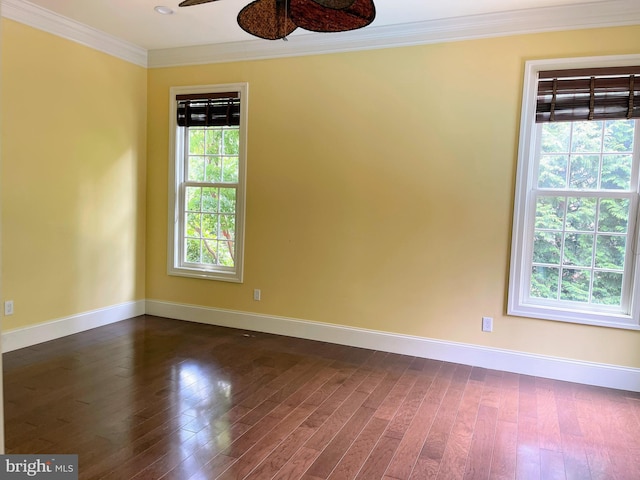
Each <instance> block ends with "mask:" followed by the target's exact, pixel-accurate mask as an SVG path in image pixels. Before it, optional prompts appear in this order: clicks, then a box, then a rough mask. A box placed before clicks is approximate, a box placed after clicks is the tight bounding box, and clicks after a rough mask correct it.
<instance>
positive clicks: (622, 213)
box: [598, 198, 629, 233]
mask: <svg viewBox="0 0 640 480" xmlns="http://www.w3.org/2000/svg"><path fill="white" fill-rule="evenodd" d="M628 223H629V200H627V199H624V198H606V199H603V200H601V201H600V215H599V218H598V231H599V232H611V233H626V232H627V226H628Z"/></svg>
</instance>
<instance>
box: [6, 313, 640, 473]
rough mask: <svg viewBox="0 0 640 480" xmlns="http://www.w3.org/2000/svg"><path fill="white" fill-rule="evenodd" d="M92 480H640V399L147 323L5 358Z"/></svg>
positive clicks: (43, 435)
mask: <svg viewBox="0 0 640 480" xmlns="http://www.w3.org/2000/svg"><path fill="white" fill-rule="evenodd" d="M3 358H4V382H5V383H4V394H5V422H6V446H7V453H47V454H63V453H73V454H78V455H79V461H80V475H79V476H80V478H81V479H118V480H123V479H125V480H128V479H134V480H143V479H146V480H158V479H163V480H171V479H177V480H188V479H192V480H200V479H202V480H210V479H216V478H217V479H256V480H262V479H302V480H320V479H330V480H339V479H340V480H342V479H359V480H360V479H361V480H376V479H384V480H413V479H440V480H455V479H496V480H497V479H500V480H506V479H516V478H517V479H542V480H553V479H566V480H571V479H576V480H589V479H593V480H600V479H602V480H611V479H619V480H637V479H640V395H639V394H637V393H630V392H622V391H617V390H609V389H604V388H596V387H589V386H584V385H577V384H571V383H565V382H559V381H554V380H548V379H543V378H534V377H528V376H523V375H517V374H511V373H505V372H500V371H490V370H484V369H481V368H472V367H469V366H465V365H457V364H452V363H445V362H439V361H434V360H427V359H422V358H416V357H409V356H402V355H395V354H389V353H384V352H378V351H370V350H364V349H359V348H352V347H344V346H338V345H331V344H326V343H321V342H312V341H306V340H300V339H293V338H288V337H280V336H275V335H266V334H260V333H254V332H246V331H240V330H234V329H227V328H220V327H214V326H208V325H200V324H194V323H188V322H180V321H176V320H168V319H163V318H157V317H151V316H141V317H137V318H134V319H131V320H126V321H123V322H119V323H116V324H113V325H108V326H105V327H102V328H97V329H94V330H91V331H88V332H84V333H80V334H77V335H72V336H69V337H65V338H62V339H59V340H55V341H52V342H48V343H44V344H40V345H36V346H33V347H30V348H25V349H22V350H18V351H14V352H10V353H7V354H5V355H4V357H3Z"/></svg>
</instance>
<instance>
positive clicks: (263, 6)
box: [238, 0, 297, 40]
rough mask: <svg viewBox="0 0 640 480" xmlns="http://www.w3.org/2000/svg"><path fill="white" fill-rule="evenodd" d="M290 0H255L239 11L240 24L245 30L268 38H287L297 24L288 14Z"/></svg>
mask: <svg viewBox="0 0 640 480" xmlns="http://www.w3.org/2000/svg"><path fill="white" fill-rule="evenodd" d="M288 1H289V0H255V1H253V2H251V3H250V4H249V5H247V6H246V7H244V8H243V9H242V10H240V13H238V25H240V28H242V29H243V30H244V31H245V32H247V33H250V34H251V35H255V36H256V37H260V38H264V39H266V40H278V39H280V38H285V37H286V36H287V35H289V34H290V33H291V32H293V31H294V30H295V29H296V28H297V25H296V24H295V23H293V22H292V21H291V18H290V17H289V16H288V15H287V8H286V2H288Z"/></svg>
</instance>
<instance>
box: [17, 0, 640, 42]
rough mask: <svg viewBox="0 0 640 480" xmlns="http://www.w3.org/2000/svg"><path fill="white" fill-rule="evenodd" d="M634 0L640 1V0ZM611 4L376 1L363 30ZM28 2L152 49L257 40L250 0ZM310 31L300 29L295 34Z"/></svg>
mask: <svg viewBox="0 0 640 480" xmlns="http://www.w3.org/2000/svg"><path fill="white" fill-rule="evenodd" d="M14 1H15V0H14ZM614 1H615V0H614ZM635 1H636V2H638V4H640V0H635ZM608 2H611V0H604V1H603V0H375V5H376V11H377V17H376V19H375V21H374V22H373V24H371V26H369V27H367V28H365V29H363V30H367V29H374V28H375V27H386V26H394V27H397V29H402V28H403V26H405V25H406V26H407V28H410V27H411V25H412V24H413V25H415V24H416V22H429V21H436V20H444V19H457V18H466V19H473V17H474V16H482V15H483V14H497V13H504V12H518V11H525V10H539V9H545V8H548V7H562V6H574V7H576V8H582V9H589V8H591V7H592V6H595V4H598V5H602V4H606V3H608ZM25 3H27V2H25ZM28 3H31V4H34V5H36V6H38V7H42V8H44V9H46V10H49V11H51V12H54V13H55V14H58V15H61V16H62V17H65V18H68V19H71V20H74V21H75V22H79V23H80V24H84V25H87V26H89V27H92V28H94V29H97V30H99V31H101V32H104V33H107V34H109V35H111V36H114V37H116V38H118V39H120V40H124V41H126V42H128V43H131V44H133V45H136V46H137V47H140V48H142V49H145V50H148V51H153V50H158V49H169V48H174V47H189V46H195V45H216V44H227V43H230V42H244V41H248V40H256V38H255V37H253V36H251V35H249V34H248V33H246V32H244V31H243V30H242V29H241V28H240V27H239V26H238V24H237V23H236V16H237V14H238V12H239V11H240V10H241V9H242V8H243V7H244V6H245V5H247V4H248V3H250V0H219V1H216V2H213V3H208V4H202V5H197V6H193V7H186V8H178V3H179V0H102V1H100V0H30V2H28ZM158 5H162V6H166V7H169V8H171V9H173V11H174V13H173V14H171V15H160V14H158V13H156V12H155V11H154V7H155V6H158ZM305 33H306V32H305V31H302V30H300V29H298V30H296V31H295V32H294V33H293V34H292V35H291V37H294V36H296V35H304V34H305ZM315 35H318V34H315ZM322 35H331V36H335V35H342V34H335V33H332V34H322ZM262 42H270V41H269V40H262Z"/></svg>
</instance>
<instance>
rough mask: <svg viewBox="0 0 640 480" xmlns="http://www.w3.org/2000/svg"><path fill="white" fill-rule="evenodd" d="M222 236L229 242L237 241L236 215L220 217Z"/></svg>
mask: <svg viewBox="0 0 640 480" xmlns="http://www.w3.org/2000/svg"><path fill="white" fill-rule="evenodd" d="M220 236H221V237H224V238H225V239H227V240H235V237H236V217H235V215H220Z"/></svg>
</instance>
